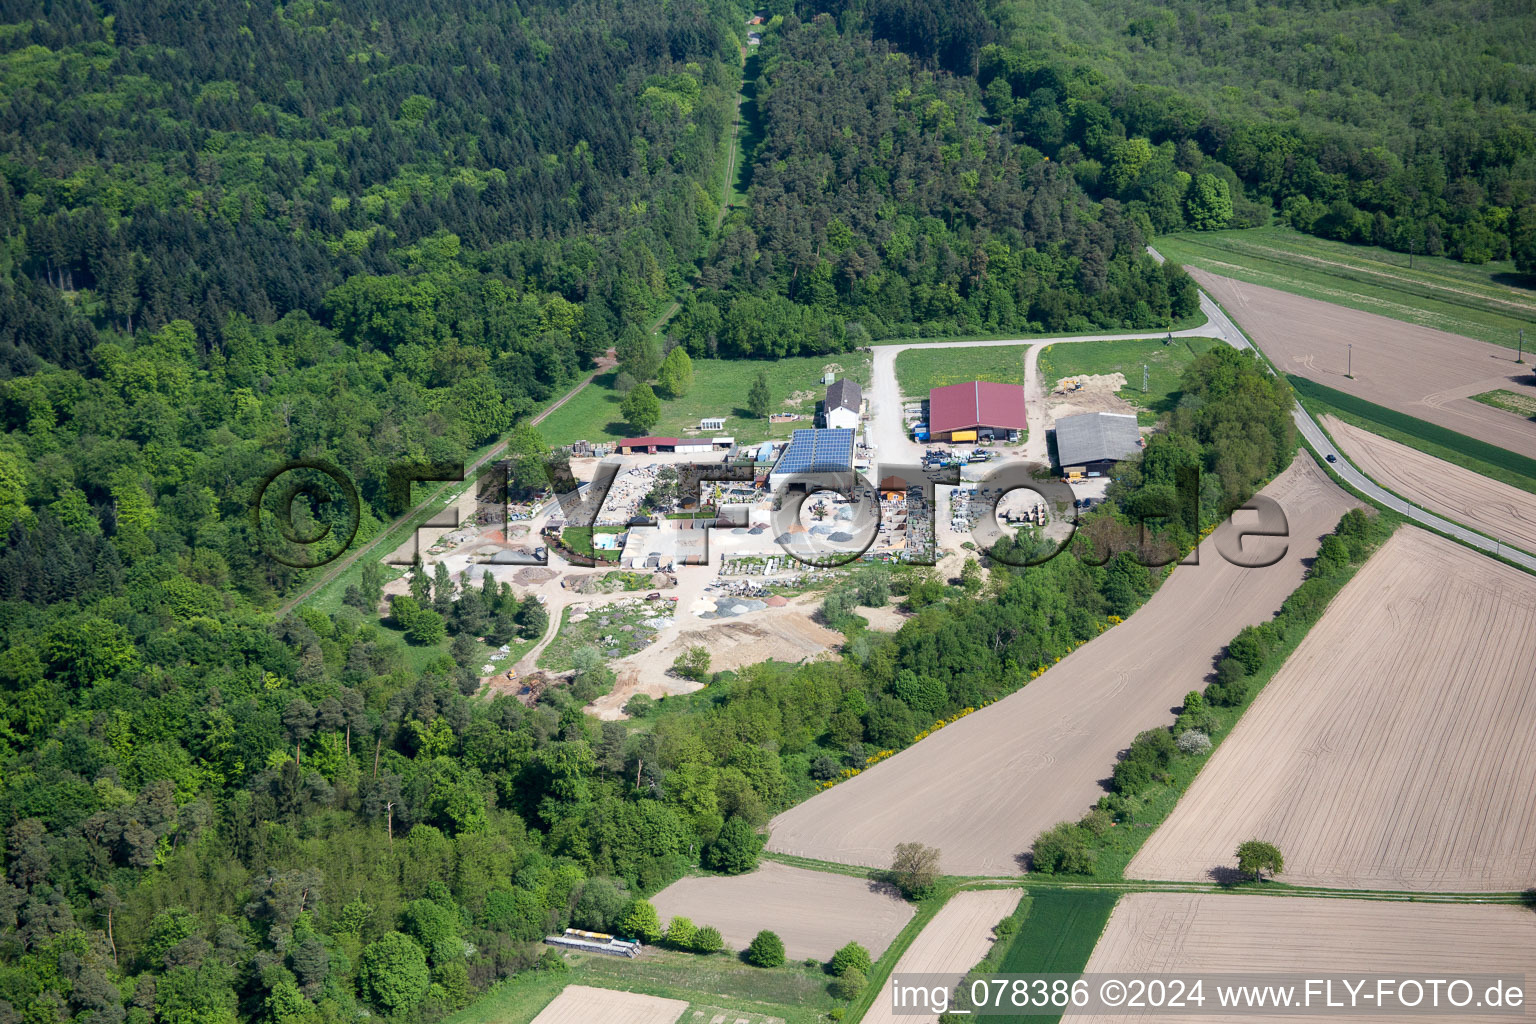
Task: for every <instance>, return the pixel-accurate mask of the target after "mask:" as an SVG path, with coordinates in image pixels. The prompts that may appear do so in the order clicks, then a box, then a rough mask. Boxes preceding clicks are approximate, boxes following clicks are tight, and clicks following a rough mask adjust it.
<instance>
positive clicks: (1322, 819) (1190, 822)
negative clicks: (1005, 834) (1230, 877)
mask: <svg viewBox="0 0 1536 1024" xmlns="http://www.w3.org/2000/svg"><path fill="white" fill-rule="evenodd" d="M1532 664H1536V578H1532V577H1531V576H1530V575H1528V574H1526V573H1524V572H1521V571H1520V570H1518V569H1515V568H1512V567H1510V566H1507V565H1503V564H1501V563H1499V562H1495V561H1493V560H1492V559H1490V558H1486V557H1484V556H1482V555H1480V554H1478V553H1476V552H1475V551H1469V550H1467V549H1466V548H1464V547H1462V546H1461V545H1459V544H1456V543H1453V542H1452V541H1448V540H1444V539H1442V538H1440V537H1436V536H1435V535H1434V534H1431V533H1426V532H1424V531H1423V530H1419V529H1415V528H1413V527H1407V526H1405V527H1403V528H1402V529H1400V530H1398V531H1397V533H1395V534H1394V535H1393V536H1392V538H1391V539H1390V540H1388V541H1387V543H1386V544H1385V545H1384V546H1383V547H1382V549H1381V550H1380V551H1378V552H1377V553H1376V554H1375V555H1374V556H1372V558H1371V560H1370V561H1369V562H1368V563H1367V564H1366V565H1365V567H1364V568H1363V569H1361V570H1360V572H1359V573H1358V574H1357V575H1356V576H1355V578H1354V579H1353V580H1351V581H1350V582H1349V585H1348V586H1346V587H1345V588H1344V590H1343V591H1342V592H1340V594H1339V595H1338V596H1337V597H1335V598H1334V600H1333V603H1332V604H1331V605H1329V607H1328V611H1327V613H1326V614H1324V616H1323V618H1322V620H1321V621H1319V622H1318V624H1317V625H1316V626H1314V627H1313V628H1312V630H1311V631H1310V632H1309V633H1308V634H1307V637H1306V639H1305V640H1303V641H1302V643H1301V645H1300V646H1299V647H1298V648H1297V649H1296V651H1295V653H1294V654H1292V655H1291V657H1290V658H1289V659H1288V660H1287V661H1286V663H1285V665H1284V667H1282V668H1281V669H1280V671H1279V672H1278V673H1277V674H1276V675H1275V677H1274V679H1273V680H1272V681H1271V682H1270V683H1269V685H1268V686H1266V687H1265V688H1264V691H1263V693H1261V694H1260V695H1259V698H1258V700H1256V701H1255V702H1254V704H1253V707H1251V708H1249V710H1248V712H1247V713H1246V714H1245V715H1244V716H1243V717H1242V719H1241V721H1239V722H1238V724H1237V726H1236V727H1235V728H1234V729H1233V730H1232V734H1231V735H1230V736H1229V737H1227V739H1226V741H1225V742H1223V743H1222V745H1221V746H1220V747H1219V748H1218V749H1217V750H1216V752H1215V753H1214V754H1212V755H1211V758H1210V762H1209V763H1208V764H1206V765H1205V767H1204V768H1202V769H1201V771H1200V774H1199V775H1198V776H1197V777H1196V779H1195V781H1194V784H1193V785H1191V786H1190V788H1189V791H1188V792H1187V793H1185V794H1184V796H1183V798H1182V799H1181V800H1180V801H1179V803H1178V805H1177V806H1176V807H1175V808H1174V810H1173V813H1172V814H1171V815H1170V816H1169V817H1168V820H1167V821H1166V822H1164V823H1163V825H1162V827H1161V828H1159V829H1158V830H1157V831H1156V832H1155V833H1154V834H1153V835H1152V836H1151V838H1149V839H1148V840H1147V842H1146V843H1145V845H1143V846H1142V848H1141V850H1140V851H1139V852H1138V853H1137V854H1136V856H1135V858H1134V859H1132V861H1131V863H1130V865H1129V867H1127V869H1126V872H1125V874H1126V877H1127V878H1155V879H1168V880H1173V881H1192V882H1193V881H1200V882H1207V881H1212V880H1213V879H1214V880H1217V881H1220V880H1222V879H1223V878H1224V877H1225V875H1226V873H1228V872H1230V871H1231V870H1232V869H1233V867H1234V865H1235V863H1236V862H1235V860H1234V855H1233V851H1234V850H1236V849H1237V845H1238V844H1239V843H1241V842H1243V841H1244V840H1247V839H1251V838H1253V837H1255V836H1258V837H1261V838H1263V839H1265V840H1267V841H1269V842H1272V843H1274V844H1275V845H1277V846H1279V847H1280V849H1281V850H1282V851H1283V852H1284V853H1285V874H1284V875H1283V876H1282V877H1283V878H1284V880H1285V881H1287V882H1291V883H1294V884H1297V885H1319V886H1333V887H1343V888H1353V889H1387V890H1393V891H1401V890H1417V891H1437V892H1452V891H1468V892H1470V891H1481V892H1499V891H1503V892H1507V891H1510V890H1518V889H1524V888H1526V887H1528V886H1530V885H1531V883H1532V881H1533V880H1536V800H1533V799H1532V798H1531V794H1532V793H1533V792H1536V687H1532V686H1531V666H1532Z"/></svg>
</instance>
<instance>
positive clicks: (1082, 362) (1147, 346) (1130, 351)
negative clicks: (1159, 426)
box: [903, 338, 1222, 426]
mask: <svg viewBox="0 0 1536 1024" xmlns="http://www.w3.org/2000/svg"><path fill="white" fill-rule="evenodd" d="M1220 344H1222V342H1220V341H1219V340H1217V339H1215V338H1174V339H1173V342H1172V343H1171V344H1169V343H1166V339H1165V338H1145V339H1137V340H1130V341H1096V342H1093V343H1091V344H1073V345H1061V346H1057V345H1051V346H1049V347H1048V348H1045V349H1043V350H1042V351H1041V352H1040V382H1041V384H1042V385H1043V386H1044V387H1045V389H1046V391H1047V392H1049V391H1050V390H1051V389H1052V388H1054V387H1055V386H1056V382H1057V381H1058V380H1061V379H1062V378H1063V377H1075V376H1080V375H1087V374H1094V375H1099V374H1108V373H1121V374H1124V375H1125V387H1123V388H1121V389H1120V390H1119V391H1117V392H1115V394H1116V396H1117V397H1119V398H1122V399H1124V400H1125V401H1126V402H1129V403H1130V404H1131V405H1134V406H1136V419H1137V422H1139V423H1141V424H1142V425H1144V426H1146V425H1150V424H1152V423H1155V422H1156V421H1157V416H1158V414H1159V413H1164V412H1168V411H1169V410H1171V409H1172V408H1173V407H1174V406H1175V405H1177V404H1178V402H1179V395H1180V394H1181V393H1182V392H1181V391H1180V388H1179V378H1180V375H1181V374H1183V372H1184V369H1185V367H1187V366H1189V364H1190V363H1192V362H1194V361H1195V359H1196V358H1198V357H1199V356H1202V355H1204V354H1205V353H1207V352H1209V351H1210V350H1211V349H1213V348H1215V347H1216V346H1217V345H1220ZM903 355H905V353H903ZM1143 366H1145V367H1146V368H1147V390H1146V391H1145V392H1143V391H1142V390H1141V377H1142V367H1143ZM1066 397H1067V399H1068V400H1069V401H1070V400H1071V396H1070V395H1068V396H1066Z"/></svg>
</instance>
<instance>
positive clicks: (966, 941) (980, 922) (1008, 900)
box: [860, 889, 1023, 1024]
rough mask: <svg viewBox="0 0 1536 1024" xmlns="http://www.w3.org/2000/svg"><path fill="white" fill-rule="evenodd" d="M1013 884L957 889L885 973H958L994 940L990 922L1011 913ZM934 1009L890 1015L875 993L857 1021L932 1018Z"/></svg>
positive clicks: (931, 1021) (908, 1022) (878, 1023)
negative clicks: (977, 888) (1009, 887)
mask: <svg viewBox="0 0 1536 1024" xmlns="http://www.w3.org/2000/svg"><path fill="white" fill-rule="evenodd" d="M1021 895H1023V894H1022V893H1021V892H1020V891H1019V890H1018V889H988V890H984V891H982V892H962V893H958V894H956V895H955V897H954V899H952V900H950V901H949V902H948V903H946V904H944V909H943V910H940V911H939V912H938V913H937V914H935V915H934V918H933V920H932V921H929V922H928V927H926V928H924V929H923V931H922V934H920V935H918V937H917V938H916V939H915V940H913V942H912V945H911V946H910V947H908V949H907V951H906V952H905V953H903V954H902V955H901V959H900V960H898V961H896V967H895V968H894V969H893V970H892V971H891V974H892V975H893V976H894V975H900V974H964V973H965V972H966V971H969V970H970V969H971V968H972V967H975V966H976V964H977V963H978V962H980V960H981V958H982V957H984V956H986V955H987V950H989V949H991V948H992V943H993V942H994V941H996V939H995V937H994V936H993V934H992V926H993V925H995V924H997V922H999V921H1001V920H1002V919H1003V918H1005V917H1007V916H1008V915H1009V914H1011V913H1013V908H1014V907H1017V906H1018V905H1019V897H1020V896H1021ZM938 1019H939V1018H938V1015H937V1014H933V1015H928V1014H922V1015H918V1016H915V1017H914V1016H912V1015H911V1014H903V1015H901V1016H900V1017H898V1016H896V1014H895V1013H893V1012H892V1010H891V1004H890V1000H889V999H876V1000H875V1004H874V1005H873V1006H871V1007H870V1008H869V1012H868V1013H866V1014H864V1019H863V1020H862V1021H861V1022H860V1024H937V1021H938Z"/></svg>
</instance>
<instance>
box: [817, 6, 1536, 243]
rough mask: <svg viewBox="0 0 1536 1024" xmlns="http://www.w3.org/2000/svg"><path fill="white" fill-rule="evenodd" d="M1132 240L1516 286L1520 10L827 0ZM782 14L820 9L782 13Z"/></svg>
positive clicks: (1524, 181) (1531, 172) (1527, 227)
mask: <svg viewBox="0 0 1536 1024" xmlns="http://www.w3.org/2000/svg"><path fill="white" fill-rule="evenodd" d="M830 8H831V9H832V10H834V12H835V13H836V14H837V15H838V16H839V18H840V20H841V21H842V23H843V24H847V25H853V24H858V25H864V26H867V27H868V28H869V30H870V31H871V32H873V33H874V34H875V35H876V36H877V37H879V38H883V39H887V40H890V41H891V42H892V44H893V45H896V46H898V47H900V48H901V49H903V50H904V51H905V52H908V53H911V54H914V55H916V56H918V57H919V58H921V59H922V61H923V62H924V65H925V66H928V67H935V68H942V69H945V70H948V71H950V72H952V73H954V74H956V75H959V76H965V75H969V74H972V73H975V74H976V81H977V85H978V86H979V87H980V88H981V89H982V91H983V93H984V95H985V102H986V112H987V113H988V114H989V115H990V117H991V118H992V119H993V120H994V121H995V122H997V123H998V124H1000V126H1001V127H1002V129H1003V130H1004V131H1006V132H1008V133H1009V134H1011V135H1012V137H1013V139H1014V141H1015V142H1016V143H1019V144H1022V145H1025V146H1030V147H1034V148H1035V149H1036V150H1038V151H1039V152H1040V153H1042V154H1044V155H1045V156H1048V157H1050V158H1051V160H1052V161H1053V162H1055V163H1059V164H1064V165H1066V166H1067V167H1068V168H1069V169H1070V170H1071V172H1072V174H1073V176H1074V177H1076V178H1077V180H1078V181H1079V182H1081V183H1082V185H1083V186H1084V188H1085V189H1086V190H1087V191H1088V193H1089V194H1090V195H1092V196H1093V197H1095V198H1098V199H1101V200H1103V199H1115V200H1118V201H1119V202H1121V203H1122V204H1123V208H1124V213H1125V215H1126V216H1128V217H1131V218H1133V219H1135V220H1136V221H1138V222H1139V223H1140V224H1141V225H1142V227H1143V230H1144V231H1146V232H1147V233H1149V234H1150V233H1151V232H1153V231H1156V232H1164V231H1171V230H1177V229H1179V228H1182V227H1193V228H1212V227H1225V226H1232V227H1242V226H1251V225H1259V224H1265V223H1270V222H1271V221H1272V220H1278V221H1281V222H1286V223H1289V224H1292V225H1294V226H1295V227H1297V228H1299V229H1301V230H1303V231H1308V232H1312V233H1315V234H1318V235H1322V236H1324V237H1328V238H1334V239H1338V240H1341V241H1348V242H1369V243H1371V244H1374V245H1382V246H1388V247H1390V248H1393V249H1397V250H1399V251H1402V252H1419V253H1428V254H1431V255H1442V254H1443V255H1449V256H1453V257H1455V258H1457V259H1461V260H1465V261H1467V262H1473V263H1481V262H1487V261H1488V260H1491V259H1508V258H1510V257H1513V258H1514V260H1515V261H1516V263H1517V265H1518V266H1519V268H1520V269H1522V270H1524V271H1527V272H1533V271H1536V114H1533V113H1532V110H1533V109H1536V65H1533V64H1532V63H1531V60H1530V54H1531V53H1532V51H1533V49H1536V21H1533V20H1532V18H1531V16H1530V5H1529V4H1527V3H1524V2H1521V0H1492V2H1486V3H1472V2H1468V0H1400V2H1394V3H1380V2H1377V0H1285V2H1281V3H1273V2H1263V0H1222V2H1213V0H1172V2H1168V0H1029V2H1027V3H1026V2H1020V0H996V2H994V3H992V4H989V5H987V10H986V13H985V14H984V15H983V14H981V13H978V11H977V10H976V6H975V5H974V4H960V5H940V4H936V3H927V2H924V0H902V2H900V3H894V4H889V5H888V4H884V3H881V4H874V3H866V2H865V0H840V2H835V3H832V4H831V5H830ZM799 9H800V12H801V14H802V16H807V15H808V14H809V13H810V12H813V11H820V10H827V9H829V5H828V4H825V3H819V2H809V3H802V4H800V5H799Z"/></svg>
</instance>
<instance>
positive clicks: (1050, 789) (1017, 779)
mask: <svg viewBox="0 0 1536 1024" xmlns="http://www.w3.org/2000/svg"><path fill="white" fill-rule="evenodd" d="M1263 493H1265V494H1267V495H1269V496H1270V497H1271V498H1273V499H1275V500H1276V501H1277V502H1279V504H1280V505H1281V507H1282V508H1283V509H1284V510H1285V513H1286V516H1287V518H1288V520H1289V523H1290V537H1291V539H1290V542H1289V549H1288V553H1287V554H1286V556H1285V557H1284V558H1282V559H1280V560H1279V561H1278V562H1277V563H1275V564H1274V565H1272V566H1270V567H1268V568H1265V569H1242V568H1238V567H1237V566H1234V565H1232V564H1230V563H1229V562H1227V561H1226V560H1225V559H1224V558H1222V557H1221V556H1220V555H1219V554H1218V553H1217V550H1216V544H1217V543H1225V542H1226V538H1227V536H1229V535H1230V534H1231V533H1232V532H1233V526H1232V524H1231V523H1230V522H1229V523H1227V524H1225V525H1223V526H1222V527H1221V528H1220V529H1219V530H1217V532H1216V533H1215V534H1213V535H1212V537H1210V538H1208V539H1207V540H1206V541H1205V542H1204V543H1203V544H1202V545H1201V546H1200V564H1199V565H1197V566H1182V567H1180V568H1178V569H1176V570H1175V571H1174V572H1173V575H1172V576H1171V577H1170V578H1169V579H1168V581H1167V582H1166V583H1164V584H1163V586H1162V588H1161V589H1160V590H1159V591H1158V592H1157V593H1156V594H1155V595H1153V597H1152V598H1151V600H1149V601H1148V602H1147V604H1146V605H1144V606H1143V607H1142V608H1141V609H1140V610H1139V611H1137V612H1136V614H1135V615H1133V616H1131V617H1130V618H1129V619H1128V620H1126V622H1125V623H1124V624H1122V625H1119V626H1116V627H1114V628H1113V629H1111V630H1109V631H1107V632H1106V633H1104V634H1103V635H1101V636H1100V637H1098V638H1097V639H1095V640H1093V641H1091V642H1090V643H1088V644H1087V645H1085V646H1083V647H1082V648H1080V649H1079V650H1077V651H1076V652H1074V653H1073V654H1071V655H1069V656H1068V657H1067V658H1065V659H1064V660H1063V661H1062V662H1061V663H1060V664H1059V665H1056V666H1054V667H1053V668H1051V669H1050V671H1048V672H1046V673H1045V674H1044V675H1042V676H1041V677H1040V678H1039V679H1036V680H1035V681H1034V682H1032V683H1030V684H1029V685H1028V686H1026V687H1024V688H1023V689H1022V690H1020V691H1018V692H1017V693H1014V694H1013V695H1011V696H1009V697H1006V698H1004V699H1003V700H1001V701H998V702H997V703H996V704H993V705H991V706H989V707H986V708H983V709H982V710H981V711H978V712H977V713H975V714H972V715H969V716H967V717H965V718H962V719H961V720H959V721H958V722H955V723H954V724H952V725H949V726H947V727H946V728H944V729H943V730H942V731H940V732H937V733H935V734H933V735H932V736H929V737H928V738H927V739H925V740H923V741H922V742H921V743H918V744H916V745H915V746H912V747H909V748H908V749H906V750H904V751H902V752H901V753H899V754H897V755H896V756H894V757H892V758H889V759H888V760H885V761H882V762H881V763H880V764H878V765H876V766H874V767H873V768H871V769H869V770H866V771H865V772H863V773H862V774H860V775H858V776H856V777H855V778H852V779H850V780H848V781H846V782H842V783H839V784H838V785H837V786H834V787H833V788H831V789H828V790H826V791H825V792H823V793H820V794H818V795H817V796H815V797H812V798H811V799H810V800H808V801H806V802H804V803H802V804H800V805H798V806H796V807H793V808H791V809H789V810H788V811H785V812H784V813H782V814H780V815H779V816H778V817H776V818H775V819H774V820H773V821H772V822H771V829H772V837H771V839H770V841H769V849H772V850H777V851H780V852H783V853H791V854H798V855H800V856H805V857H814V858H818V859H824V860H832V861H837V862H839V863H846V864H865V865H870V866H879V867H884V866H886V865H887V864H889V862H890V855H891V850H892V849H893V848H894V847H895V845H896V844H897V843H900V842H923V843H927V844H928V845H930V846H937V847H939V848H940V849H941V850H942V851H943V854H944V857H943V870H944V871H945V872H948V873H951V874H964V875H982V874H1011V873H1017V872H1019V871H1021V870H1022V867H1021V864H1020V860H1019V858H1020V856H1021V855H1022V854H1023V853H1024V851H1025V850H1027V849H1028V848H1029V846H1030V844H1031V843H1032V842H1033V841H1034V838H1035V836H1036V835H1038V834H1039V833H1040V832H1041V831H1043V830H1044V829H1047V828H1049V827H1051V826H1052V825H1054V824H1056V823H1057V822H1059V821H1062V820H1066V819H1073V820H1075V819H1077V818H1078V817H1080V816H1081V815H1082V814H1083V812H1084V811H1086V810H1087V809H1088V808H1089V807H1090V806H1091V805H1092V804H1093V803H1094V802H1095V801H1097V800H1098V798H1099V797H1100V796H1101V795H1102V794H1103V793H1104V789H1103V787H1102V785H1101V780H1102V779H1103V778H1104V777H1105V776H1106V775H1107V774H1108V773H1109V771H1110V768H1111V766H1112V765H1113V764H1114V763H1115V759H1116V755H1117V754H1118V753H1119V751H1120V750H1121V748H1122V747H1124V745H1125V744H1126V742H1127V741H1128V740H1129V739H1130V738H1131V737H1133V736H1135V735H1136V734H1137V733H1138V732H1139V731H1141V730H1142V729H1148V728H1152V727H1153V726H1156V725H1159V724H1168V723H1170V722H1172V721H1173V713H1172V711H1171V709H1172V708H1173V707H1174V706H1175V705H1176V704H1178V702H1179V701H1180V700H1181V699H1182V698H1183V696H1184V694H1185V693H1186V692H1188V691H1189V690H1192V689H1198V688H1200V687H1202V686H1204V683H1205V679H1206V677H1207V676H1208V675H1209V673H1210V672H1211V668H1212V664H1213V663H1214V661H1215V658H1216V656H1217V654H1218V653H1219V651H1220V650H1221V648H1222V645H1224V644H1225V643H1226V641H1227V640H1229V639H1231V637H1232V636H1233V635H1234V634H1236V633H1237V631H1238V630H1239V629H1241V628H1242V627H1243V626H1245V625H1249V624H1252V623H1256V622H1260V621H1262V620H1264V619H1267V618H1268V617H1269V616H1270V615H1272V614H1273V613H1274V611H1275V609H1277V608H1279V607H1280V603H1281V602H1282V601H1283V600H1284V599H1285V597H1286V595H1288V594H1290V592H1291V591H1292V590H1294V589H1295V588H1296V586H1297V585H1298V584H1300V583H1301V581H1302V577H1303V575H1304V572H1305V560H1308V559H1310V558H1311V556H1312V555H1313V554H1314V553H1315V552H1316V551H1317V546H1318V543H1319V539H1320V538H1321V536H1322V535H1323V534H1325V533H1327V532H1329V531H1330V530H1332V529H1333V527H1334V526H1335V524H1336V523H1337V522H1338V519H1339V517H1340V516H1341V515H1343V514H1344V512H1345V511H1347V510H1348V509H1349V508H1351V507H1353V505H1354V501H1353V500H1352V499H1351V498H1349V497H1348V496H1347V495H1346V494H1344V493H1343V492H1342V491H1340V490H1339V489H1338V488H1337V487H1335V486H1334V485H1333V484H1332V483H1331V482H1330V481H1329V480H1328V478H1327V476H1326V475H1324V473H1323V471H1322V470H1321V469H1319V468H1318V466H1317V464H1316V463H1315V462H1313V461H1312V459H1311V458H1310V457H1308V456H1305V455H1301V456H1298V457H1297V459H1296V461H1295V462H1294V463H1293V464H1292V465H1291V467H1290V468H1289V469H1287V470H1286V471H1285V472H1284V473H1282V474H1281V475H1280V476H1279V477H1277V478H1276V479H1275V481H1274V482H1273V483H1271V484H1270V485H1269V486H1268V487H1266V488H1265V489H1264V492H1263ZM1240 515H1241V516H1245V517H1246V516H1247V515H1249V514H1248V513H1240ZM1249 543H1252V542H1251V541H1250V542H1249ZM978 751H986V752H988V753H987V754H986V756H978Z"/></svg>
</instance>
